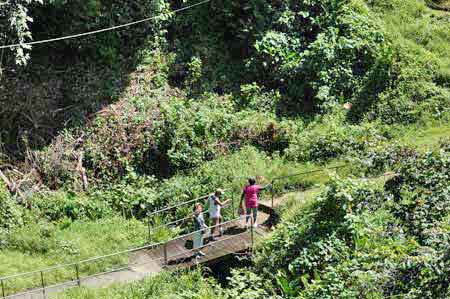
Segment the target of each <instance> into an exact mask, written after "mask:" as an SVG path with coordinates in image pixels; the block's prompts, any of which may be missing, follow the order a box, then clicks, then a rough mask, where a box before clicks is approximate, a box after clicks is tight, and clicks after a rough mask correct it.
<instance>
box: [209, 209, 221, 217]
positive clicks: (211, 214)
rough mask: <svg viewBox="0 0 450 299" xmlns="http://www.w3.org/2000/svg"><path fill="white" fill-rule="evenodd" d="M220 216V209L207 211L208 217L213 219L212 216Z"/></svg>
mask: <svg viewBox="0 0 450 299" xmlns="http://www.w3.org/2000/svg"><path fill="white" fill-rule="evenodd" d="M220 217H221V215H220V210H218V211H214V212H212V213H211V212H210V213H209V218H211V219H213V218H220Z"/></svg>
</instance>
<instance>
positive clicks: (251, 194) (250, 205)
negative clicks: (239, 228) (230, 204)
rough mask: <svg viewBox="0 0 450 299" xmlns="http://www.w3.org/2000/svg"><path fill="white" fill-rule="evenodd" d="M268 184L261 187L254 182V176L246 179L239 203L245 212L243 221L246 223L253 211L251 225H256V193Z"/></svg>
mask: <svg viewBox="0 0 450 299" xmlns="http://www.w3.org/2000/svg"><path fill="white" fill-rule="evenodd" d="M269 186H270V185H267V186H264V187H262V186H260V185H257V184H256V180H255V179H254V178H249V179H248V185H247V186H245V187H244V189H243V190H242V196H241V203H240V204H239V206H240V207H241V208H242V210H243V211H245V212H246V215H247V217H246V220H245V222H246V224H247V225H248V221H249V220H250V217H251V214H252V212H253V226H254V227H258V223H257V222H256V220H257V218H258V194H259V192H261V191H262V190H265V189H267V188H268V187H269ZM244 200H245V209H244V205H243V203H244Z"/></svg>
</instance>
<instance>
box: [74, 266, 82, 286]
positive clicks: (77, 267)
mask: <svg viewBox="0 0 450 299" xmlns="http://www.w3.org/2000/svg"><path fill="white" fill-rule="evenodd" d="M75 274H76V276H77V285H78V287H81V280H80V268H79V266H78V264H75Z"/></svg>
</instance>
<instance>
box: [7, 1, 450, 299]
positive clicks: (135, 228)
mask: <svg viewBox="0 0 450 299" xmlns="http://www.w3.org/2000/svg"><path fill="white" fill-rule="evenodd" d="M85 2H86V3H84V2H83V3H81V2H80V3H78V2H76V1H75V2H74V1H59V0H58V1H53V0H52V1H43V2H42V3H41V1H29V0H26V1H11V0H7V1H4V3H1V4H0V6H1V8H0V31H1V33H0V42H1V43H2V44H8V43H16V42H18V43H23V42H24V41H29V40H31V36H32V37H33V39H34V40H39V39H45V38H48V37H56V36H61V35H68V34H72V33H78V32H84V31H89V30H94V29H99V28H103V27H108V26H111V25H116V24H122V23H126V22H129V21H133V20H137V19H142V18H147V17H152V16H157V15H159V14H161V13H167V14H163V15H161V16H160V17H158V18H154V19H152V20H151V21H150V22H146V23H142V24H140V25H138V26H134V27H129V28H127V29H126V30H120V31H112V32H106V33H102V34H99V35H95V36H90V37H86V38H80V39H71V40H67V41H63V42H59V43H52V44H48V45H40V46H38V45H36V46H34V47H33V48H32V49H28V47H26V46H22V47H18V48H14V49H12V50H8V49H7V50H4V51H2V52H1V53H0V55H1V58H0V68H1V73H0V104H1V105H0V171H1V173H0V174H1V176H0V177H1V179H2V181H0V260H1V261H2V263H1V264H0V276H3V275H7V274H13V273H17V272H22V271H29V270H35V269H37V268H42V267H47V266H51V265H54V264H58V263H66V262H73V261H77V260H82V259H85V258H88V257H91V256H95V255H99V254H107V253H111V252H114V251H117V250H123V249H127V248H131V247H135V246H140V245H143V244H146V243H147V242H150V241H159V240H164V239H166V238H168V237H169V236H172V235H174V234H177V233H178V232H179V231H178V230H177V229H175V230H173V231H172V230H170V231H169V230H163V231H158V234H156V235H155V236H153V237H154V240H148V239H147V234H146V225H145V215H146V214H147V213H148V212H149V211H153V210H155V209H157V208H160V207H163V206H166V205H168V204H175V203H177V202H181V201H184V200H186V199H190V198H195V197H197V196H200V195H204V194H207V193H209V192H211V191H212V190H214V189H215V188H217V187H223V188H231V189H232V190H233V192H234V193H232V192H229V193H228V194H227V195H228V196H231V195H232V194H234V196H235V197H237V196H238V194H237V193H238V192H239V190H240V188H241V186H242V185H243V184H244V183H245V178H246V177H248V176H256V175H257V176H258V179H259V180H260V181H261V182H263V183H266V182H269V181H270V180H271V179H272V178H274V177H277V176H280V175H285V174H288V173H293V172H300V171H304V170H311V169H314V168H317V167H322V166H334V165H338V164H342V163H348V167H346V168H344V169H340V170H339V171H337V173H333V172H329V173H326V174H316V175H311V176H309V177H302V178H296V179H291V180H286V181H283V182H280V183H279V184H277V185H275V186H274V189H275V192H277V194H279V195H280V196H282V193H285V192H286V191H291V190H294V189H299V188H300V189H305V188H310V189H309V191H308V192H306V193H301V196H302V197H301V198H299V197H298V196H300V195H299V193H292V194H290V195H287V201H288V204H287V205H286V206H285V207H284V208H282V209H281V211H280V213H281V214H282V215H283V220H284V222H283V223H282V224H281V225H280V226H279V227H277V229H276V230H275V232H274V234H273V236H272V237H271V238H269V239H268V240H267V241H265V242H263V244H261V247H260V248H259V250H258V251H257V253H256V255H255V259H254V264H253V266H252V267H251V268H249V269H244V270H242V269H241V270H236V271H234V272H233V275H232V277H231V278H230V283H229V284H228V285H226V286H225V285H219V284H218V283H217V282H216V281H214V280H213V279H205V278H203V276H204V275H202V274H204V273H202V272H201V271H198V272H194V273H180V274H179V275H180V279H177V278H175V276H171V275H168V274H166V273H163V274H161V275H160V276H157V277H155V278H149V279H148V280H146V281H143V282H141V283H137V284H134V285H129V286H127V287H122V286H120V287H113V288H108V289H105V290H100V291H95V290H85V289H81V290H75V291H74V292H71V293H69V294H67V295H64V296H67V298H102V297H103V298H123V297H127V298H147V297H148V298H153V297H163V298H164V296H166V297H167V298H169V297H170V298H212V297H215V298H230V299H231V298H233V299H236V298H270V297H273V298H392V296H394V298H397V297H398V298H447V297H449V296H450V293H449V285H448V276H449V274H450V273H449V272H448V268H449V266H450V265H449V259H448V252H447V251H448V246H449V244H448V237H449V226H448V223H449V221H450V218H449V217H450V216H449V215H450V213H449V210H448V206H449V203H450V191H449V190H448V182H449V181H450V177H449V176H448V174H449V173H450V171H449V168H448V166H449V165H448V163H449V153H450V149H449V145H448V141H444V142H443V141H442V140H445V139H448V137H449V136H450V133H449V132H450V58H449V56H448V53H450V23H449V20H450V15H449V14H448V13H447V12H446V9H445V7H447V6H448V3H447V2H448V1H447V2H446V1H444V0H442V1H441V0H435V1H431V0H430V1H428V0H427V1H414V0H402V1H400V0H381V1H370V0H348V1H338V0H318V1H309V0H301V1H291V0H283V1H275V2H270V1H261V0H251V1H247V2H245V3H242V2H241V1H234V0H233V1H225V2H220V1H214V0H213V1H211V2H209V3H206V4H203V5H199V6H196V7H195V8H192V9H189V10H186V11H184V12H182V13H178V14H170V13H168V12H170V11H173V10H175V9H178V8H181V7H186V6H188V5H192V4H195V3H197V1H191V0H189V1H168V2H165V1H160V0H152V1H133V2H132V3H131V2H127V1H100V0H89V1H85ZM30 18H32V19H33V22H31V19H30ZM343 107H344V108H343ZM386 171H393V172H396V173H397V175H396V176H394V177H391V178H390V179H389V180H388V181H384V180H382V181H381V180H376V179H375V180H364V179H360V178H361V177H364V176H378V175H380V174H382V173H384V172H386ZM3 182H4V183H5V184H4V183H3ZM179 213H180V214H182V215H175V216H177V217H178V216H185V215H187V213H189V209H186V210H184V211H180V212H179ZM228 213H230V212H228ZM126 262H127V257H118V258H117V259H111V260H110V261H106V262H105V263H102V264H100V265H96V266H94V267H93V268H92V269H90V268H86V269H81V270H82V272H83V274H90V273H94V272H95V271H100V270H102V269H105V268H108V267H112V266H116V265H123V264H124V263H126ZM71 275H73V273H72V270H71V269H65V270H64V269H63V270H61V271H60V272H58V273H56V274H55V277H53V278H52V279H54V281H55V282H56V281H59V280H60V279H63V278H67V277H72V276H71ZM28 282H29V281H26V280H23V281H21V280H19V281H16V282H15V285H14V286H10V287H11V288H12V289H14V290H20V289H21V288H23V287H24V286H26V285H28V286H29V284H27V283H28ZM250 286H251V287H250ZM165 290H170V291H168V292H166V291H165ZM174 296H175V297H174Z"/></svg>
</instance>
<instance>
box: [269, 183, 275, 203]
mask: <svg viewBox="0 0 450 299" xmlns="http://www.w3.org/2000/svg"><path fill="white" fill-rule="evenodd" d="M274 184H275V179H273V180H272V184H271V187H270V193H271V197H272V210H273V200H274V198H275V189H274V188H273V185H274Z"/></svg>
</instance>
